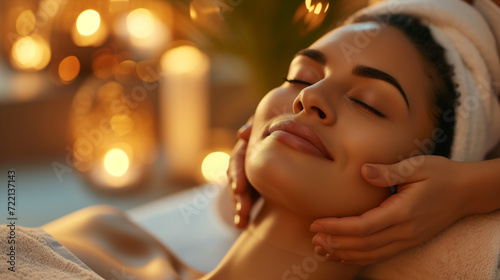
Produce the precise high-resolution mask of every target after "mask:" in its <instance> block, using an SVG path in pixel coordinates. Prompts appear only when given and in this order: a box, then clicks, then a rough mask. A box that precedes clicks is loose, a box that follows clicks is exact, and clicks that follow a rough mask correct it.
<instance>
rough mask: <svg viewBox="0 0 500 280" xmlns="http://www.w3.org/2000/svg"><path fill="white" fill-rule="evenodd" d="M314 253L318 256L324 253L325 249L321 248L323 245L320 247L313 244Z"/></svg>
mask: <svg viewBox="0 0 500 280" xmlns="http://www.w3.org/2000/svg"><path fill="white" fill-rule="evenodd" d="M314 253H315V254H318V255H320V256H324V255H326V251H325V250H323V247H321V246H314Z"/></svg>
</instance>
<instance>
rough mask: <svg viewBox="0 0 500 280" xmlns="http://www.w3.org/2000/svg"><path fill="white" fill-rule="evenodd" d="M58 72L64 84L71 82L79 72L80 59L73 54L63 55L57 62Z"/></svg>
mask: <svg viewBox="0 0 500 280" xmlns="http://www.w3.org/2000/svg"><path fill="white" fill-rule="evenodd" d="M58 73H59V78H60V79H61V81H62V82H63V83H64V84H68V83H71V82H72V81H73V80H74V79H75V78H76V77H77V76H78V74H79V73H80V61H79V60H78V58H77V57H76V56H74V55H70V56H67V57H65V58H64V59H63V60H61V62H60V63H59V68H58Z"/></svg>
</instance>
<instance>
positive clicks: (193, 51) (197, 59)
mask: <svg viewBox="0 0 500 280" xmlns="http://www.w3.org/2000/svg"><path fill="white" fill-rule="evenodd" d="M205 61H206V57H205V56H204V54H203V53H202V52H201V51H200V50H198V49H197V48H195V47H193V46H180V47H176V48H174V49H171V50H169V51H167V52H166V53H165V54H164V55H163V56H162V57H161V67H162V69H164V70H165V71H166V72H173V73H176V74H182V73H189V72H192V71H197V70H198V68H199V67H200V65H205V64H206V62H205Z"/></svg>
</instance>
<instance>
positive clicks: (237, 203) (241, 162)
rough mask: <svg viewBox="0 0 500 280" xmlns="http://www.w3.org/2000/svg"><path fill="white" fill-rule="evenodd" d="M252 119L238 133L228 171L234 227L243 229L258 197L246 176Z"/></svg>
mask: <svg viewBox="0 0 500 280" xmlns="http://www.w3.org/2000/svg"><path fill="white" fill-rule="evenodd" d="M252 119H253V118H250V119H249V120H248V122H247V123H246V124H245V125H244V126H243V127H241V128H240V130H239V131H238V138H239V140H238V142H237V143H236V145H235V146H234V148H233V152H232V153H231V159H230V161H229V167H228V170H227V177H228V188H229V193H230V194H231V199H232V202H233V212H234V225H235V226H236V227H238V228H243V227H245V226H246V225H247V224H248V219H249V215H250V210H251V209H252V205H253V203H254V202H255V200H256V199H257V197H258V194H257V192H256V191H255V189H254V188H253V187H252V186H251V185H250V183H249V182H248V179H247V176H246V174H245V154H246V151H247V144H248V140H249V138H250V134H251V132H252Z"/></svg>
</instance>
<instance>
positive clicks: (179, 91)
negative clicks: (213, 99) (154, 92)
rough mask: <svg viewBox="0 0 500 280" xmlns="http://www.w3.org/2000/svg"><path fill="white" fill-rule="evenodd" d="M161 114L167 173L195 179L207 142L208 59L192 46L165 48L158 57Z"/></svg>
mask: <svg viewBox="0 0 500 280" xmlns="http://www.w3.org/2000/svg"><path fill="white" fill-rule="evenodd" d="M161 66H162V71H163V73H164V78H163V79H162V84H161V90H160V92H161V96H160V104H161V105H160V110H161V112H160V114H161V120H162V123H161V127H162V136H163V141H164V150H165V152H166V159H167V162H168V164H167V165H168V169H169V171H170V176H171V177H172V178H173V179H176V180H184V181H194V180H198V179H199V178H200V176H201V174H200V165H201V162H202V156H203V153H204V152H205V150H206V144H207V142H208V125H209V121H208V119H209V107H208V106H209V99H208V72H209V60H208V58H207V56H206V55H205V54H203V53H202V52H201V51H200V50H198V49H197V48H195V47H192V46H180V47H176V48H173V49H171V50H169V51H167V52H166V53H165V54H164V55H163V56H162V59H161Z"/></svg>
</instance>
